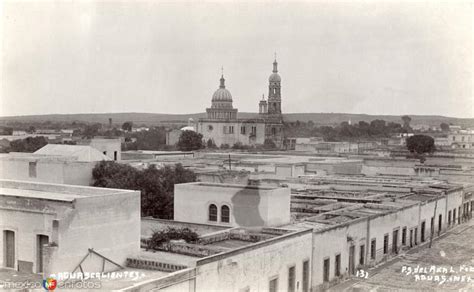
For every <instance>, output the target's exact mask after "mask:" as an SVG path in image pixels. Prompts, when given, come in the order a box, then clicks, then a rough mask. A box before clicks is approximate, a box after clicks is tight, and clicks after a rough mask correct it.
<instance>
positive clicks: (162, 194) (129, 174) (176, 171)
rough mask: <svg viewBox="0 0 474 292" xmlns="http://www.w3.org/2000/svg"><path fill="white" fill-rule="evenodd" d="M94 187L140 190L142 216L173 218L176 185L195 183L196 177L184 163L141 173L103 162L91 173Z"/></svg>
mask: <svg viewBox="0 0 474 292" xmlns="http://www.w3.org/2000/svg"><path fill="white" fill-rule="evenodd" d="M92 177H93V184H92V185H93V186H96V187H105V188H119V189H128V190H140V192H141V213H142V216H153V217H157V218H163V219H172V218H173V194H174V185H175V184H180V183H186V182H194V181H196V175H195V173H194V172H192V171H191V170H188V169H185V168H184V167H183V166H182V165H181V164H176V165H175V166H174V167H172V166H165V167H163V168H160V169H157V168H156V166H155V165H150V166H149V167H148V168H146V169H143V170H138V169H136V168H133V167H132V166H130V165H126V164H119V163H116V162H114V161H101V162H99V163H98V164H97V165H96V166H95V167H94V169H93V170H92Z"/></svg>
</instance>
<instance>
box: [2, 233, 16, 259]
mask: <svg viewBox="0 0 474 292" xmlns="http://www.w3.org/2000/svg"><path fill="white" fill-rule="evenodd" d="M3 242H4V251H5V266H6V267H7V268H15V232H13V231H11V230H5V231H3Z"/></svg>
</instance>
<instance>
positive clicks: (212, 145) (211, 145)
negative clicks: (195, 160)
mask: <svg viewBox="0 0 474 292" xmlns="http://www.w3.org/2000/svg"><path fill="white" fill-rule="evenodd" d="M207 148H209V149H216V148H217V145H216V143H214V141H213V140H212V139H210V138H209V140H207Z"/></svg>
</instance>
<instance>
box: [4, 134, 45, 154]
mask: <svg viewBox="0 0 474 292" xmlns="http://www.w3.org/2000/svg"><path fill="white" fill-rule="evenodd" d="M46 144H48V140H47V139H46V138H45V137H43V136H38V137H28V138H25V139H19V140H14V141H11V142H10V149H9V151H10V152H30V153H31V152H35V151H36V150H38V149H40V148H42V147H43V146H44V145H46Z"/></svg>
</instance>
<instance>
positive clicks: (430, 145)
mask: <svg viewBox="0 0 474 292" xmlns="http://www.w3.org/2000/svg"><path fill="white" fill-rule="evenodd" d="M407 149H408V150H409V151H410V152H412V153H413V152H416V153H417V154H423V153H433V152H434V151H435V145H434V139H433V138H432V137H430V136H426V135H414V136H411V137H408V139H407Z"/></svg>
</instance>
